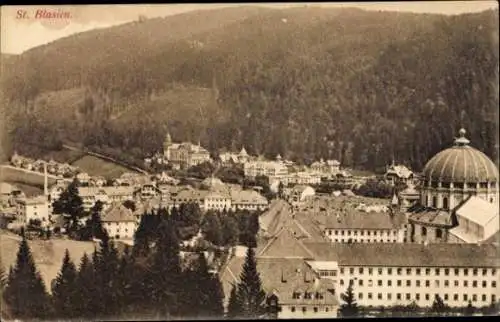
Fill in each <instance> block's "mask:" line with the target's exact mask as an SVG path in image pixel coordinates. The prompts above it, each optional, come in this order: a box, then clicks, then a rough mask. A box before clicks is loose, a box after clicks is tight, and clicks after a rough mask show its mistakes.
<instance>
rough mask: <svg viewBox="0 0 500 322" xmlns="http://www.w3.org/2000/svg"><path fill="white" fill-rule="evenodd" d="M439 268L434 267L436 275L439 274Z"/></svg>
mask: <svg viewBox="0 0 500 322" xmlns="http://www.w3.org/2000/svg"><path fill="white" fill-rule="evenodd" d="M439 271H440V270H439V268H436V276H439Z"/></svg>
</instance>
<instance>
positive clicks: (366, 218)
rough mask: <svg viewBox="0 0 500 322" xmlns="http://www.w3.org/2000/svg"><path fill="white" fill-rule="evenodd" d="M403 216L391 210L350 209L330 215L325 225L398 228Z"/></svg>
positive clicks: (337, 227)
mask: <svg viewBox="0 0 500 322" xmlns="http://www.w3.org/2000/svg"><path fill="white" fill-rule="evenodd" d="M400 217H401V216H393V215H391V214H390V213H389V212H361V211H356V210H354V211H349V212H345V213H337V214H336V215H333V214H332V215H329V216H327V217H326V218H325V221H324V225H325V227H326V228H330V229H332V228H333V229H398V228H400V227H401V220H399V218H400Z"/></svg>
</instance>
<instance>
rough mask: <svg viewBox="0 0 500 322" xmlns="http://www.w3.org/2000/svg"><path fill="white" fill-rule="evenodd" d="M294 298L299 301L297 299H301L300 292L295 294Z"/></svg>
mask: <svg viewBox="0 0 500 322" xmlns="http://www.w3.org/2000/svg"><path fill="white" fill-rule="evenodd" d="M292 298H293V299H296V300H297V299H300V292H293V294H292Z"/></svg>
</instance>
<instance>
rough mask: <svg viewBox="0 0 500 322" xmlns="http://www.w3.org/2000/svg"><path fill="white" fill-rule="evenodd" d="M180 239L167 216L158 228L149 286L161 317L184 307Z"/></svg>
mask: <svg viewBox="0 0 500 322" xmlns="http://www.w3.org/2000/svg"><path fill="white" fill-rule="evenodd" d="M179 251H180V250H179V240H178V239H177V235H176V231H175V227H174V225H173V223H172V222H171V221H170V220H166V219H163V220H162V223H161V224H160V227H159V228H158V240H157V241H156V247H155V250H154V253H153V258H152V264H151V268H150V274H148V276H147V280H146V289H147V292H148V294H150V296H151V303H152V305H154V308H152V309H155V311H156V313H157V314H158V315H159V316H160V317H161V318H166V317H168V316H170V315H174V316H176V315H177V314H178V311H177V310H180V309H181V307H180V305H179V303H178V302H179V298H178V294H180V292H181V290H182V287H181V283H182V270H181V262H180V255H179Z"/></svg>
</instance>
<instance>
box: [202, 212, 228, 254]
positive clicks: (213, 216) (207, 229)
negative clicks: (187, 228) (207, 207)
mask: <svg viewBox="0 0 500 322" xmlns="http://www.w3.org/2000/svg"><path fill="white" fill-rule="evenodd" d="M202 232H203V235H204V236H205V239H206V240H208V241H209V242H211V243H212V244H214V245H217V246H222V245H223V243H222V242H223V232H222V229H221V221H220V219H219V216H218V215H217V213H215V212H214V211H208V212H207V213H206V214H205V216H204V217H203V223H202Z"/></svg>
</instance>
